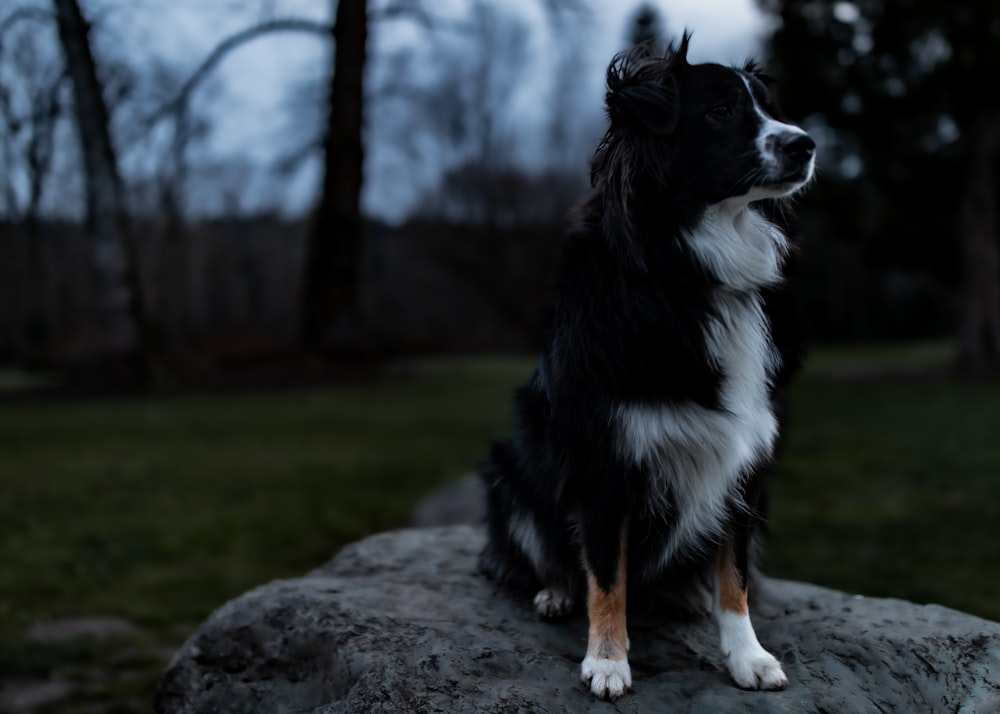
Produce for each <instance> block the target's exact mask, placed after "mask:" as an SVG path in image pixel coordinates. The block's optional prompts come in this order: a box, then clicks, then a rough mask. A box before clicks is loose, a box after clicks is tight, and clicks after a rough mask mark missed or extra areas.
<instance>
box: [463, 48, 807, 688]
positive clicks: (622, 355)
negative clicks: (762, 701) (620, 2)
mask: <svg viewBox="0 0 1000 714" xmlns="http://www.w3.org/2000/svg"><path fill="white" fill-rule="evenodd" d="M687 39H688V38H687V37H685V38H684V40H683V41H682V43H681V44H680V46H679V47H677V48H672V49H671V50H670V51H669V52H668V55H667V56H666V57H664V58H641V57H640V56H639V55H637V54H631V55H623V56H620V57H619V58H616V60H615V62H613V63H612V65H611V67H610V69H609V73H608V87H609V91H608V96H607V104H608V113H609V117H610V128H609V129H608V132H607V134H606V135H605V138H604V140H603V142H602V144H601V146H600V147H599V149H598V151H597V154H596V155H595V159H594V164H593V166H594V169H593V179H594V191H593V192H592V193H591V195H590V196H589V197H588V198H587V199H586V201H585V202H584V204H583V206H582V208H581V210H580V215H579V217H578V219H577V221H576V224H575V226H574V228H573V230H572V231H571V232H570V233H569V235H568V237H567V242H566V247H565V251H564V256H563V263H562V268H561V271H560V277H559V281H558V287H557V294H556V300H555V307H554V310H553V315H552V323H551V326H550V334H549V341H548V344H547V347H546V349H545V351H544V353H543V355H542V357H541V360H540V362H539V367H538V368H537V369H536V371H535V373H534V375H533V377H532V379H531V380H530V381H529V383H528V384H526V385H525V386H524V387H522V388H521V389H520V390H519V391H518V393H517V395H516V398H515V404H516V407H517V416H518V424H519V428H518V431H517V433H516V434H515V436H514V437H512V438H510V439H508V440H506V441H501V442H497V443H496V444H495V445H494V447H493V449H492V451H491V453H490V455H489V457H488V458H487V459H486V460H485V462H484V465H483V467H482V470H481V473H482V476H483V479H484V482H485V484H486V487H487V493H488V499H489V500H488V513H489V516H488V527H489V545H488V546H487V549H486V550H485V551H484V553H483V556H482V559H481V563H482V566H483V569H484V570H485V571H486V572H488V573H490V574H491V575H493V576H494V577H496V578H498V579H499V580H501V581H504V582H508V583H511V584H514V585H518V586H522V587H530V588H534V589H536V590H537V594H536V596H535V605H536V609H537V610H538V612H539V613H540V614H542V615H544V616H556V615H561V614H565V613H566V612H568V611H569V609H571V607H572V606H573V603H574V602H575V601H578V600H579V599H580V596H581V595H582V594H583V592H584V590H586V593H587V603H588V613H589V615H590V621H591V638H590V644H589V645H588V654H587V657H586V658H585V660H584V665H583V672H582V673H583V676H584V679H586V680H587V681H589V682H590V685H591V688H592V689H593V690H594V692H595V693H597V694H599V695H602V696H610V697H614V696H617V695H618V694H620V693H621V692H622V691H623V690H624V688H625V687H626V686H629V685H630V683H631V674H630V671H629V669H628V663H627V660H626V658H625V649H626V645H627V639H626V635H625V625H624V600H625V596H626V582H628V583H629V584H630V586H633V585H640V586H642V585H650V586H658V585H662V584H663V583H664V582H667V583H670V584H671V585H673V586H676V587H677V588H678V591H679V592H685V593H701V594H702V595H704V593H705V592H706V588H704V587H701V586H703V585H704V584H705V583H708V584H709V586H710V589H711V591H713V592H714V593H715V598H714V603H712V604H713V606H714V610H715V612H716V614H717V618H718V620H719V623H720V628H721V632H722V639H723V647H724V649H726V648H729V650H732V651H731V652H729V663H730V671H731V673H732V675H733V677H734V678H735V679H736V680H737V682H738V683H739V684H740V685H741V686H747V687H754V688H756V687H762V688H775V687H780V686H783V685H784V683H785V681H786V680H785V678H784V674H783V673H782V672H781V668H780V666H779V665H778V664H777V662H776V661H775V660H774V658H773V657H771V655H769V654H768V653H766V652H765V651H764V650H763V649H761V648H760V646H759V645H758V644H757V641H756V637H755V636H753V632H752V628H751V629H749V634H748V631H747V628H749V618H748V617H746V587H747V576H748V573H749V570H750V564H751V560H752V557H753V548H754V542H755V539H756V534H757V532H758V531H759V529H760V528H761V526H762V524H763V511H764V502H763V473H764V471H765V470H766V468H767V467H768V465H769V464H770V461H771V458H772V454H773V449H774V445H775V442H776V440H777V437H778V431H779V424H778V417H777V413H776V410H775V407H774V401H775V396H776V389H777V388H778V387H779V386H780V385H781V384H783V383H784V382H785V381H787V377H788V374H789V371H790V369H791V367H792V366H793V365H794V364H795V363H796V362H797V355H796V354H794V347H795V345H796V340H795V338H794V336H793V333H794V330H792V329H790V327H789V326H790V325H791V324H792V321H791V320H789V319H788V318H787V316H786V315H785V313H786V311H787V309H788V306H789V305H790V304H791V303H790V301H789V299H788V297H787V294H786V292H785V291H786V288H785V285H784V280H783V274H782V271H783V267H784V265H785V259H786V256H787V253H788V247H789V246H788V240H787V238H786V237H785V235H784V233H783V232H782V231H781V230H780V229H779V228H778V227H777V226H776V224H775V222H773V221H772V220H769V219H768V217H766V216H765V212H764V211H762V210H760V208H759V207H758V206H757V205H752V204H753V202H756V201H772V200H774V199H780V198H781V197H784V196H786V195H788V194H790V193H791V192H793V191H795V190H797V189H798V188H800V187H801V186H802V185H804V184H805V183H806V182H808V180H809V179H810V178H811V176H812V169H813V147H814V145H813V143H812V141H811V140H810V139H809V138H808V137H807V136H806V135H805V133H804V132H802V130H800V129H798V128H797V127H793V126H791V125H788V124H784V123H782V122H779V121H778V120H776V119H774V109H773V107H772V106H771V103H770V99H769V97H768V94H767V90H766V87H765V85H764V78H763V76H762V75H760V74H759V72H757V71H756V69H755V67H753V66H751V65H748V66H745V67H743V68H741V69H734V68H726V67H721V66H719V65H690V64H688V63H687V61H686V49H687ZM766 211H767V212H768V213H773V211H774V207H768V208H767V209H766ZM779 312H780V313H781V319H780V320H779V319H776V315H777V313H779ZM758 650H759V651H758ZM761 653H763V654H761Z"/></svg>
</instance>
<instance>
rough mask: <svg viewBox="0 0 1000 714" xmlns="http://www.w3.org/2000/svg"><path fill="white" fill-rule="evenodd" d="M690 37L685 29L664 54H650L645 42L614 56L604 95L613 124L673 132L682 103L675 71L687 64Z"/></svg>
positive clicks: (658, 132) (667, 132) (663, 132)
mask: <svg viewBox="0 0 1000 714" xmlns="http://www.w3.org/2000/svg"><path fill="white" fill-rule="evenodd" d="M690 40H691V35H690V34H689V33H688V32H685V33H684V34H683V35H682V36H681V40H680V43H679V44H677V45H670V46H668V47H667V51H666V54H665V55H664V56H663V57H652V56H650V55H649V48H648V47H647V46H646V45H638V46H636V47H633V48H632V49H630V50H626V51H625V52H620V53H618V54H617V55H615V58H614V59H613V60H611V64H610V65H609V66H608V75H607V85H608V91H607V94H606V95H605V97H604V101H605V104H606V105H607V110H608V118H609V119H610V120H611V124H612V126H617V127H619V128H639V129H645V130H646V131H650V132H653V133H654V134H662V135H668V134H670V133H671V132H673V130H674V129H675V128H676V127H677V121H678V118H679V106H680V99H679V96H678V95H679V88H678V82H677V76H676V70H677V69H678V68H679V67H681V66H684V65H686V64H687V50H688V43H689V42H690Z"/></svg>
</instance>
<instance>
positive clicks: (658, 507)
mask: <svg viewBox="0 0 1000 714" xmlns="http://www.w3.org/2000/svg"><path fill="white" fill-rule="evenodd" d="M754 228H755V229H757V228H759V229H760V230H754V232H753V235H752V236H751V237H750V243H751V244H750V245H749V246H748V245H741V244H739V243H738V242H736V240H734V237H733V236H726V238H728V240H726V241H725V242H724V243H723V245H721V246H720V245H719V243H718V242H716V243H715V247H716V248H718V249H719V250H717V251H714V252H713V253H712V255H714V256H715V263H714V264H712V263H711V262H709V261H706V262H707V263H709V266H710V268H711V269H712V270H713V271H718V272H717V275H718V277H719V278H720V279H722V280H723V281H724V282H726V283H727V286H726V287H720V288H718V289H717V290H716V294H715V297H714V304H713V307H714V314H713V315H712V316H711V317H709V318H708V320H707V322H706V324H705V325H704V332H705V341H706V346H707V348H708V355H709V359H711V360H712V362H713V363H714V365H715V366H716V367H717V368H718V370H719V372H720V373H721V375H722V380H721V384H720V392H719V397H720V407H721V408H720V409H708V408H705V407H702V406H699V405H697V404H682V405H663V406H648V405H634V404H622V405H620V406H619V407H618V410H617V421H618V427H619V433H620V442H619V448H620V450H621V453H622V456H623V457H624V458H626V459H629V460H631V461H633V462H635V463H638V464H642V465H643V466H644V467H645V468H646V469H647V470H648V471H649V472H650V473H652V474H653V475H654V476H653V478H654V482H653V483H652V484H651V490H652V497H653V503H652V504H651V506H652V508H653V510H654V512H655V513H657V514H658V515H659V516H661V517H663V518H666V519H668V520H670V521H671V522H672V523H673V524H674V528H673V531H672V532H673V537H672V538H671V540H670V542H669V543H668V544H667V545H666V548H665V549H664V552H663V554H662V557H661V561H660V565H661V566H663V565H666V563H667V562H668V561H669V560H670V559H671V558H672V557H673V556H674V555H675V554H676V553H677V552H678V551H680V550H684V549H685V548H688V547H690V546H691V545H692V544H694V543H695V542H696V541H697V540H698V539H699V537H701V536H704V535H706V534H717V533H718V532H719V531H720V529H721V526H722V522H723V519H724V518H725V516H726V509H727V505H728V503H730V502H731V499H732V497H733V494H734V493H738V492H739V483H740V481H741V480H742V479H743V478H744V477H745V476H746V475H747V473H748V472H749V470H750V469H751V468H752V467H753V466H754V465H755V464H756V463H758V462H759V461H760V460H761V459H763V458H765V457H766V456H768V455H769V454H770V452H771V450H772V448H773V444H774V439H775V437H776V435H777V430H778V426H777V419H776V418H775V416H774V412H773V410H772V408H771V404H770V398H769V382H770V379H771V377H772V375H773V374H774V371H775V369H776V367H777V366H778V362H779V361H780V358H779V357H778V355H777V352H776V350H775V349H774V347H773V344H772V342H771V339H770V325H769V324H768V321H767V317H766V316H765V315H764V312H763V308H762V304H761V298H760V296H759V295H758V294H757V292H756V291H755V290H747V288H748V287H750V286H751V285H752V286H753V287H757V286H761V285H766V284H771V283H773V282H776V281H777V280H778V279H780V278H779V275H780V273H779V270H780V261H781V255H782V253H783V249H784V237H783V236H781V234H780V233H779V232H778V231H777V229H776V228H774V227H773V226H771V225H770V224H769V223H767V222H766V221H764V220H763V219H759V223H758V224H755V225H754ZM775 236H777V238H775ZM719 237H720V236H715V238H719ZM738 237H739V236H735V238H738ZM702 238H703V243H702V244H701V250H707V249H708V248H709V247H710V245H711V244H710V243H708V241H709V240H710V239H711V238H712V236H702ZM695 250H696V252H701V250H699V249H698V248H696V249H695ZM720 252H721V253H723V255H719V253H720ZM743 260H745V261H746V263H745V266H744V270H742V271H741V270H739V269H738V264H739V263H740V262H741V261H743ZM723 275H725V277H723ZM668 493H669V494H670V495H671V496H672V499H673V504H674V506H675V507H676V510H671V507H670V504H669V500H668V499H667V494H668Z"/></svg>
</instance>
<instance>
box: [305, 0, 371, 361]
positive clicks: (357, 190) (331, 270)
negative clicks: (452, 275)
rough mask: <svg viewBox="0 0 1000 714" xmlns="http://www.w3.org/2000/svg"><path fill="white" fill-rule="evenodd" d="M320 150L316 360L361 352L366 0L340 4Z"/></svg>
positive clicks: (308, 294)
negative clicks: (319, 356) (320, 185)
mask: <svg viewBox="0 0 1000 714" xmlns="http://www.w3.org/2000/svg"><path fill="white" fill-rule="evenodd" d="M334 23H335V24H334V37H335V38H336V50H335V52H334V58H333V64H334V66H333V71H332V72H331V73H330V93H329V100H328V101H329V112H328V114H327V128H326V136H325V139H324V142H323V154H324V177H323V192H322V194H321V196H320V200H319V205H318V206H317V207H316V212H315V216H314V219H313V225H312V229H311V230H310V233H309V239H308V244H307V247H306V257H305V268H304V269H305V272H304V276H303V289H302V307H301V315H300V320H301V322H300V325H299V342H300V345H301V347H302V348H303V349H305V350H306V351H307V352H310V353H314V354H325V353H329V352H331V351H336V352H338V353H341V354H344V353H346V352H357V351H358V350H359V349H361V347H362V343H363V341H364V338H363V337H362V330H363V328H362V322H361V312H360V298H359V296H360V290H361V254H362V253H361V251H362V246H363V244H364V222H363V220H362V217H361V186H362V182H363V167H364V143H363V138H362V137H363V120H364V117H363V108H364V74H365V61H366V54H365V51H366V48H365V46H366V43H367V39H368V3H367V0H340V1H339V2H338V3H337V14H336V19H335V21H334Z"/></svg>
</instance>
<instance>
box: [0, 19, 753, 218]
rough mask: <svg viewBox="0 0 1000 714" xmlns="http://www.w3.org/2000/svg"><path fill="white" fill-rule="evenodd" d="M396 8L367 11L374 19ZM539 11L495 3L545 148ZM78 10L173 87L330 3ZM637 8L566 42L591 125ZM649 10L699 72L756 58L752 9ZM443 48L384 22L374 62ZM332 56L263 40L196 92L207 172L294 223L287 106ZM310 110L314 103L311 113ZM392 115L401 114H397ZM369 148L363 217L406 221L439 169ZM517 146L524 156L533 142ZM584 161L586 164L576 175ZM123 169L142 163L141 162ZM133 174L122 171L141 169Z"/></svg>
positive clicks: (306, 135) (302, 107)
mask: <svg viewBox="0 0 1000 714" xmlns="http://www.w3.org/2000/svg"><path fill="white" fill-rule="evenodd" d="M391 1H392V0H373V2H372V4H371V8H372V11H373V13H377V10H378V8H379V7H382V6H384V5H386V4H388V3H390V2H391ZM539 2H540V0H497V3H496V4H497V6H498V7H501V8H504V9H507V10H510V11H512V12H516V13H518V14H520V15H521V16H523V17H524V18H525V20H526V24H527V26H528V27H529V28H530V34H531V35H532V38H531V41H530V42H529V45H528V46H529V50H530V51H531V52H532V55H531V60H530V61H531V63H532V70H533V71H532V72H531V73H530V75H529V77H530V80H526V81H525V82H524V84H525V86H524V87H523V88H522V89H521V90H520V91H519V92H518V93H517V94H516V96H513V97H511V102H510V105H509V106H508V110H509V111H510V112H512V113H513V114H514V115H516V116H517V117H518V121H520V122H523V134H524V135H525V136H529V137H530V136H533V137H534V138H535V139H536V140H537V141H541V140H544V133H543V131H542V127H541V126H539V125H538V122H539V121H541V118H540V116H541V115H540V114H539V112H538V111H535V110H533V109H532V108H533V107H539V106H542V105H543V104H544V103H545V102H547V101H549V102H551V101H552V98H551V90H552V87H551V82H550V74H551V66H552V62H553V58H552V57H550V56H549V54H550V52H551V51H550V50H547V49H546V48H547V46H548V45H547V44H546V41H545V40H546V37H547V35H546V33H547V32H549V30H547V29H546V24H545V22H544V17H543V13H542V11H541V10H540V9H539V7H540V6H539ZM8 3H14V4H16V5H43V6H47V5H48V1H47V0H3V4H4V6H7V5H8ZM82 4H83V7H84V8H85V11H86V12H87V13H88V15H89V16H90V17H91V18H93V19H95V20H96V23H95V26H96V27H98V30H99V31H98V33H97V35H96V39H97V42H98V45H99V46H98V49H99V51H100V50H103V52H105V53H107V54H109V55H112V54H114V55H117V56H121V55H123V54H124V55H126V56H127V57H128V61H129V62H130V63H133V64H135V65H136V66H137V67H140V68H142V67H149V66H151V65H152V64H153V63H155V62H159V63H161V64H164V65H168V66H172V67H175V68H176V72H177V73H178V76H186V75H188V74H189V73H190V72H191V71H193V69H194V68H195V67H196V66H197V65H198V64H199V63H200V62H201V60H202V59H203V58H204V57H205V56H206V55H207V54H208V53H209V52H210V51H211V49H212V48H213V47H214V46H215V45H216V44H217V43H218V42H219V41H220V40H221V39H223V38H224V37H226V36H228V35H230V34H232V33H234V32H236V31H238V30H240V29H242V28H245V27H247V26H249V25H251V24H253V23H255V22H257V21H259V20H261V19H266V18H269V17H275V16H291V17H307V18H310V19H314V20H319V21H329V20H330V18H331V14H332V10H331V8H332V3H331V2H329V1H328V0H83V2H82ZM639 4H640V3H639V2H638V1H637V2H627V1H621V0H591V6H592V8H593V19H592V22H590V23H589V25H590V29H589V31H586V32H585V33H582V36H581V37H579V38H576V37H574V38H571V40H572V41H576V42H578V43H580V50H581V60H582V65H581V66H580V80H579V81H580V85H581V87H583V88H585V91H583V92H582V94H583V96H584V97H586V96H587V95H588V93H589V95H590V97H591V99H589V100H586V99H585V100H584V101H588V102H589V103H590V109H591V110H592V111H593V112H595V114H596V113H599V112H600V103H601V99H602V94H603V74H604V69H605V67H606V65H607V63H608V61H609V59H610V58H611V56H612V55H613V54H614V53H615V52H616V51H618V50H619V49H621V48H622V46H623V43H624V37H625V34H626V26H627V23H628V21H629V20H630V18H631V17H632V15H633V14H634V12H635V10H636V8H637V6H638V5H639ZM652 4H654V5H656V6H657V7H658V9H660V11H661V16H662V18H663V20H664V25H665V29H666V30H667V32H668V33H669V34H671V35H677V34H679V33H680V31H681V30H682V29H683V28H685V27H686V28H688V29H689V30H691V31H693V32H694V40H693V42H692V46H691V52H690V56H691V58H692V59H693V60H694V61H717V62H722V63H735V62H742V60H744V59H745V58H746V57H747V56H749V55H751V54H755V53H756V52H757V51H758V48H759V46H760V40H761V38H762V37H763V36H764V35H765V34H766V32H767V29H768V28H767V27H766V24H765V21H764V19H763V17H762V16H761V14H760V13H759V12H758V11H757V10H756V8H755V6H754V4H753V0H657V1H655V2H653V3H652ZM12 6H13V5H12ZM426 6H427V7H431V8H433V11H434V12H435V13H437V14H439V15H441V16H450V17H455V18H461V17H463V16H464V15H465V9H466V8H467V7H468V3H467V2H465V0H434V2H427V3H426ZM560 39H561V40H565V39H567V38H565V37H562V38H560ZM447 41H448V40H447V39H446V38H442V37H430V38H429V37H428V33H427V31H426V29H425V28H422V27H421V26H419V25H417V24H415V23H413V22H409V21H406V20H398V19H397V20H392V21H388V20H387V21H382V22H378V23H374V24H373V27H372V32H371V40H370V46H369V52H370V57H371V58H373V65H374V66H375V67H376V69H377V67H378V64H377V62H378V59H379V58H380V57H385V56H388V55H389V54H391V52H392V50H393V49H394V48H399V47H403V46H406V45H408V44H409V45H410V46H412V47H414V48H418V49H419V50H420V51H419V52H416V53H414V56H415V57H419V58H423V59H422V60H421V61H422V62H425V63H426V65H427V68H426V71H428V72H433V64H434V61H433V59H434V53H435V49H436V48H437V47H438V45H437V44H436V43H441V42H447ZM330 49H331V48H330V47H329V46H328V45H327V44H326V43H325V41H324V40H322V39H321V38H318V37H313V36H306V35H302V34H285V35H274V36H270V37H267V38H263V39H260V40H257V41H255V42H252V43H250V44H247V45H245V46H243V47H242V48H240V49H239V50H237V51H236V52H234V53H232V54H231V55H230V56H229V57H228V58H227V59H226V60H225V61H224V62H223V63H222V65H221V66H220V67H219V68H218V70H217V71H216V72H215V73H214V74H213V76H212V79H211V81H209V82H208V83H207V84H206V85H205V86H204V88H203V89H202V90H201V91H200V93H199V95H198V98H197V101H198V102H199V105H200V106H201V107H203V108H204V109H205V111H206V112H207V114H208V115H209V116H210V117H211V129H210V135H209V137H208V139H207V140H206V142H205V144H204V149H203V152H202V153H201V154H200V156H201V157H202V158H203V159H204V160H205V161H206V162H213V161H215V162H218V163H220V164H226V163H227V162H232V163H234V164H235V163H238V162H243V163H244V164H246V163H247V162H249V164H250V166H249V167H247V168H246V169H245V170H244V171H243V175H245V176H246V178H247V181H248V182H249V187H248V188H247V190H246V191H245V194H246V197H245V203H247V204H250V205H253V204H254V203H255V202H269V203H270V204H271V205H275V206H280V207H281V208H282V209H283V210H284V211H287V212H300V211H303V210H307V209H308V207H309V206H310V204H311V202H312V201H313V198H314V196H315V192H316V188H317V186H318V182H319V177H320V163H319V157H318V155H317V154H314V155H313V156H312V157H311V158H308V159H306V160H304V161H303V162H301V163H300V164H298V168H297V169H296V171H295V172H293V173H292V174H290V175H288V176H286V177H284V178H283V179H282V180H281V181H280V182H279V185H277V186H276V185H275V183H276V182H275V178H274V174H273V173H271V172H270V167H272V166H273V165H274V164H275V163H276V162H278V161H280V160H281V159H283V158H285V157H287V155H288V154H289V153H290V152H292V151H295V150H297V149H300V148H302V147H303V146H305V145H306V143H307V142H308V141H309V139H310V138H312V137H314V136H315V135H316V134H317V132H318V131H319V127H318V122H319V121H320V115H319V114H318V113H317V112H315V111H313V112H310V111H308V109H307V107H308V98H304V99H300V101H299V102H295V101H294V97H295V96H299V97H300V98H302V92H303V91H305V90H304V89H303V88H304V87H307V86H308V84H309V82H310V80H312V81H313V83H314V86H319V82H320V81H321V78H322V77H323V76H324V72H325V68H326V67H327V66H328V64H329V60H328V56H329V55H328V53H329V51H330ZM536 67H537V71H535V68H536ZM140 71H141V70H140ZM411 71H414V70H413V68H411ZM290 99H291V101H290ZM396 104H399V103H398V102H397V103H396ZM316 105H317V103H316V102H315V101H314V102H313V106H316ZM386 106H388V105H386ZM385 111H388V110H385ZM393 111H405V109H402V110H401V109H400V108H399V107H398V106H397V107H396V109H394V110H393ZM581 111H583V110H581ZM383 118H384V117H383ZM383 123H384V122H383ZM379 125H380V124H379V122H378V121H369V126H370V127H372V130H373V131H375V132H376V133H377V130H378V127H379ZM369 139H371V142H370V144H369V150H368V163H367V177H366V178H367V187H366V188H367V192H366V195H365V202H366V207H367V209H368V210H369V211H371V212H373V213H375V214H378V215H381V216H382V217H385V218H389V219H398V218H401V217H402V216H403V215H404V214H405V213H406V211H407V210H409V209H410V208H411V207H412V205H413V204H414V202H415V201H418V200H419V199H420V195H421V192H422V191H423V190H425V188H426V186H427V184H428V183H429V182H432V181H433V180H434V178H435V177H436V173H437V172H439V171H440V168H441V167H440V165H436V163H435V161H434V159H433V157H429V156H419V157H417V159H418V160H417V161H416V164H413V165H407V166H402V165H401V161H404V160H407V159H406V157H402V158H401V157H400V156H399V155H398V154H399V152H397V154H395V155H394V154H392V153H390V151H389V150H388V149H383V148H382V147H381V145H380V144H379V143H378V142H379V137H378V136H377V135H376V136H370V137H369ZM524 146H525V147H527V151H529V152H530V151H531V144H530V142H525V143H524ZM586 158H587V157H585V156H584V157H581V167H583V166H584V165H585V162H586ZM412 159H413V157H410V160H412ZM129 160H130V161H133V162H141V160H142V154H141V152H140V153H139V154H138V155H134V156H132V157H131V158H130V159H129ZM138 165H139V164H138V163H136V164H135V165H134V166H132V167H127V168H131V169H132V170H136V167H137V166H138ZM581 170H582V168H581ZM209 194H210V191H208V192H205V193H203V194H202V198H203V199H204V200H206V201H208V204H209V205H208V206H206V207H205V208H207V209H210V208H212V207H213V205H214V204H218V201H219V200H220V199H219V197H218V196H215V197H213V196H210V195H209ZM216 207H218V206H217V205H216Z"/></svg>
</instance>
